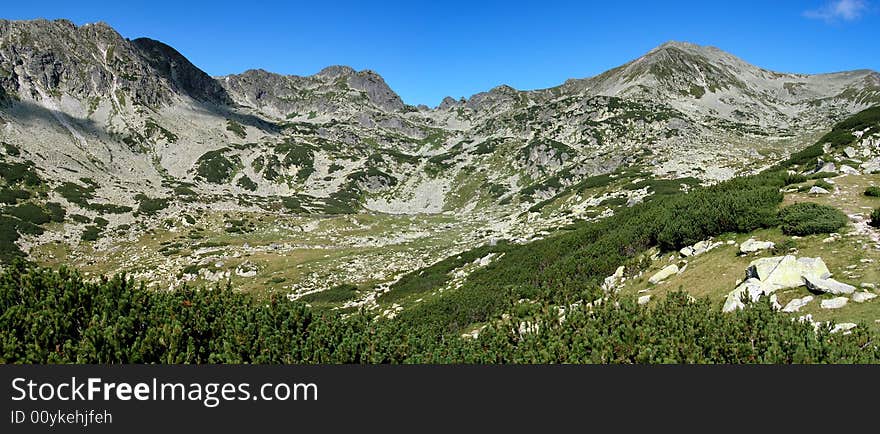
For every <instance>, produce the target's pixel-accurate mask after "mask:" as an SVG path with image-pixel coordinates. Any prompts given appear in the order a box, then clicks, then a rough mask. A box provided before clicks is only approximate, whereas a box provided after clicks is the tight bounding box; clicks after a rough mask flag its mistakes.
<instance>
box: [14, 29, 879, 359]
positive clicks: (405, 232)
mask: <svg viewBox="0 0 880 434" xmlns="http://www.w3.org/2000/svg"><path fill="white" fill-rule="evenodd" d="M878 107H880V74H878V73H877V72H874V71H869V70H856V71H847V72H838V73H831V74H817V75H806V74H793V73H779V72H774V71H769V70H766V69H763V68H760V67H758V66H755V65H751V64H748V63H747V62H745V61H744V60H742V59H740V58H738V57H736V56H733V55H732V54H729V53H726V52H724V51H722V50H720V49H718V48H715V47H707V46H699V45H695V44H690V43H686V42H668V43H665V44H663V45H661V46H658V47H657V48H655V49H653V50H651V51H649V52H648V53H646V54H644V55H643V56H641V57H639V58H637V59H634V60H632V61H630V62H628V63H626V64H624V65H621V66H619V67H616V68H613V69H611V70H609V71H606V72H604V73H602V74H599V75H597V76H594V77H588V78H577V79H570V80H567V81H565V82H564V83H562V84H560V85H558V86H555V87H552V88H548V89H537V90H517V89H514V88H512V87H510V86H506V85H501V86H497V87H494V88H492V89H490V90H488V91H485V92H481V93H477V94H475V95H472V96H470V97H469V98H460V99H455V98H451V97H447V98H446V99H444V100H443V101H442V103H440V104H439V105H438V106H437V107H433V108H431V107H426V106H412V105H408V104H406V103H405V102H404V101H403V100H402V99H401V98H400V96H398V95H397V94H396V93H395V92H394V91H393V90H392V88H391V87H390V86H389V85H388V84H386V83H385V81H384V79H383V78H382V77H381V76H380V75H379V74H377V73H376V72H374V71H370V70H362V71H356V70H354V69H352V68H350V67H347V66H329V67H327V68H325V69H323V70H321V71H319V72H318V73H316V74H314V75H311V76H292V75H281V74H275V73H272V72H268V71H264V70H260V69H254V70H248V71H245V72H243V73H241V74H235V75H228V76H223V77H211V76H208V75H207V74H206V73H204V72H203V71H201V70H200V69H199V68H198V67H197V66H195V65H193V64H192V63H190V61H189V60H187V59H186V58H185V57H184V56H183V55H182V54H181V53H179V52H177V51H176V50H175V49H174V48H172V47H170V46H167V45H165V44H163V43H161V42H159V41H154V40H152V39H147V38H140V39H134V40H129V39H127V38H123V37H122V36H121V35H119V34H118V33H117V32H116V31H115V30H114V29H113V28H111V27H110V26H108V25H106V24H104V23H95V24H87V25H83V26H77V25H75V24H73V23H72V22H70V21H66V20H55V21H47V20H35V21H8V20H0V145H2V146H0V169H2V176H3V180H2V184H0V188H2V190H0V203H2V205H0V267H3V268H0V269H7V268H8V269H13V268H14V267H16V266H17V265H12V264H14V263H17V262H16V261H27V262H29V263H31V264H34V265H36V266H40V267H47V268H49V269H59V268H70V269H75V270H78V271H79V272H80V273H82V277H83V278H84V279H85V281H87V282H102V281H103V280H102V279H106V278H107V277H108V276H113V275H116V274H118V273H125V275H126V276H127V277H128V278H131V279H134V281H136V282H142V283H143V284H144V285H145V289H146V290H147V291H149V292H150V294H153V295H150V296H149V297H154V296H155V297H165V296H166V295H163V294H168V295H167V296H168V297H176V296H178V295H176V294H188V293H189V291H196V292H202V291H204V292H211V291H216V292H217V293H222V292H223V291H225V290H227V289H228V290H230V291H233V292H234V293H235V294H237V295H236V297H237V296H247V297H253V299H254V300H260V301H263V300H273V303H274V302H275V301H274V300H285V302H286V303H289V304H291V305H296V306H299V304H300V303H302V304H303V305H304V306H305V307H306V308H308V309H310V312H316V315H317V314H320V315H325V314H326V315H337V314H338V315H340V318H355V319H354V320H352V321H358V318H361V316H363V317H364V318H369V319H370V320H371V321H375V322H376V323H378V324H386V321H388V322H389V324H398V325H399V324H402V325H403V326H402V327H401V328H402V329H408V328H418V329H419V330H421V332H423V333H424V334H425V336H430V337H431V338H436V337H437V336H446V335H454V336H457V337H461V339H462V340H465V341H467V340H479V339H480V335H481V333H482V332H483V331H484V330H490V331H491V330H495V329H497V330H495V331H492V333H495V332H497V333H500V334H501V335H504V333H508V332H509V333H512V335H511V336H513V335H516V336H517V338H516V339H527V338H523V336H524V335H529V334H530V333H531V332H534V333H536V334H537V333H538V332H537V331H535V329H534V327H537V326H536V324H543V325H541V327H547V321H548V320H547V318H549V317H552V316H553V315H566V312H575V311H576V312H580V313H579V314H578V315H583V316H584V318H592V317H591V316H590V315H592V312H593V311H594V309H599V306H601V305H602V304H603V303H612V302H613V303H619V300H628V301H629V302H634V303H635V305H636V306H639V307H637V309H646V310H647V311H650V310H651V309H655V308H656V309H665V308H666V307H668V306H669V303H676V302H674V301H669V300H678V299H677V298H676V297H679V296H680V294H679V292H684V293H686V295H687V296H690V297H694V298H695V299H699V300H701V303H702V302H705V303H707V305H708V306H711V309H712V311H713V312H715V313H717V312H720V311H721V310H722V309H723V307H722V306H723V305H725V304H726V302H727V300H728V298H729V294H730V293H731V291H734V290H735V289H737V288H739V287H740V285H745V284H746V283H748V282H745V283H744V282H743V281H744V280H747V278H748V277H749V275H747V274H746V270H747V269H748V268H749V267H750V264H752V263H753V262H754V261H757V260H761V259H767V258H773V257H781V256H786V255H792V256H796V257H797V258H821V259H822V260H823V261H824V264H826V265H827V268H828V270H829V273H830V275H829V276H824V277H822V279H826V278H832V276H833V279H837V280H839V282H841V283H843V284H845V285H850V286H852V287H853V288H858V290H857V291H858V293H859V294H863V295H860V296H856V295H854V294H856V293H855V292H850V293H847V297H849V298H848V299H855V298H859V299H860V300H862V301H858V302H857V301H853V302H851V303H848V304H847V305H846V306H843V307H840V308H836V309H831V308H823V307H821V306H822V303H823V302H825V301H827V300H832V299H834V298H839V297H838V296H839V295H840V294H833V293H830V292H822V291H818V292H817V291H816V290H809V289H808V288H807V286H805V285H806V284H805V283H803V282H802V281H801V280H797V279H801V278H802V277H803V278H804V279H807V278H808V277H810V276H806V275H805V276H797V279H796V280H797V282H795V284H793V285H789V286H786V287H781V288H777V287H768V286H763V287H761V288H760V289H761V291H759V292H761V297H760V298H762V299H763V298H767V297H770V296H771V294H772V296H773V297H774V298H773V300H774V302H775V303H777V304H778V305H779V306H776V308H775V311H779V310H781V309H782V307H783V306H786V305H787V304H788V303H789V302H791V301H792V300H794V299H802V298H804V297H807V296H810V297H813V298H811V299H810V300H809V301H807V302H805V304H804V306H802V308H801V309H800V310H799V311H797V312H794V311H792V312H776V313H777V314H778V316H780V317H785V318H788V317H792V318H794V319H798V318H800V317H801V316H803V315H810V321H813V320H815V321H820V322H828V321H832V322H835V323H838V325H839V324H840V323H846V324H850V323H851V324H853V326H852V327H850V328H847V329H846V330H842V329H841V330H838V331H844V332H846V333H847V334H849V333H850V332H851V330H852V329H853V328H856V327H858V329H859V330H860V331H866V332H870V333H877V332H880V301H877V300H873V297H869V296H865V295H864V294H871V295H876V294H877V288H878V287H880V272H878V265H877V264H878V263H880V232H878V229H877V228H876V227H875V226H876V223H873V222H874V221H875V220H874V219H873V218H872V217H871V214H872V212H873V210H874V209H877V208H880V199H878V197H876V196H871V195H866V194H865V192H866V191H867V190H869V189H870V188H871V187H877V186H880V114H878V113H880V112H878ZM753 195H754V196H753ZM799 203H815V204H820V205H824V206H827V207H828V208H822V209H821V210H822V211H821V212H822V213H826V214H821V215H819V216H818V217H815V219H816V220H817V221H820V223H822V224H823V225H824V226H822V227H820V228H818V229H812V228H811V229H810V230H809V233H804V234H801V235H794V234H792V233H791V229H787V226H786V224H787V223H786V222H784V221H782V220H784V219H783V218H782V215H783V214H784V212H785V211H784V210H786V209H788V208H787V207H790V206H792V205H795V204H799ZM835 210H836V211H835ZM799 211H800V210H799ZM832 211H834V212H836V213H837V214H834V215H833V216H832V217H829V215H831V214H827V213H832ZM841 215H842V216H844V217H840V216H841ZM796 217H797V218H802V219H804V220H809V219H808V218H806V217H802V216H801V215H800V214H796ZM811 218H812V217H811ZM835 218H837V221H836V223H834V219H835ZM826 220H831V221H832V223H834V224H826V223H827V222H826ZM795 223H797V224H801V223H803V224H807V225H808V223H809V224H813V223H816V222H806V223H805V222H802V221H797V222H795ZM837 223H839V224H837ZM816 224H817V225H818V223H816ZM808 226H809V225H808ZM750 239H751V240H753V241H758V242H762V241H766V242H771V243H773V246H772V247H767V248H762V249H759V250H756V251H749V252H741V246H743V245H744V243H751V242H750V241H748V240H750ZM700 243H703V244H700ZM768 245H769V244H768ZM697 246H712V248H711V249H709V250H707V251H704V252H703V251H701V252H700V254H690V253H689V254H685V253H684V252H685V251H687V252H693V251H694V250H700V249H693V247H697ZM689 248H690V249H692V250H685V249H689ZM672 265H675V268H674V271H671V272H667V271H668V270H671V268H670V267H671V266H672ZM658 273H664V274H666V275H665V276H664V277H663V278H659V279H653V278H652V276H657V275H658ZM609 279H610V280H609ZM652 280H654V281H652ZM743 288H745V287H743ZM746 289H748V288H746ZM762 291H763V292H762ZM811 294H812V295H811ZM764 295H766V296H767V297H763V296H764ZM218 297H221V296H218ZM667 299H669V300H667ZM186 301H189V300H186ZM163 302H164V301H163ZM755 302H759V301H758V300H757V299H756V300H755ZM224 303H225V302H224ZM624 303H627V301H624ZM267 306H269V305H267ZM658 306H665V307H658ZM685 308H687V309H689V308H688V307H687V306H685ZM284 309H288V308H287V307H285V308H284ZM290 309H293V308H292V307H291V308H290ZM603 309H604V308H603ZM641 314H642V313H639V314H638V315H641ZM644 314H645V315H648V313H644ZM609 315H610V314H609ZM634 315H636V314H634ZM713 315H714V313H713ZM731 315H736V314H731ZM744 315H751V314H744ZM756 315H757V314H756ZM636 316H637V315H636ZM334 318H335V317H334ZM340 321H342V320H340ZM392 321H397V322H392ZM578 321H580V320H578ZM773 321H776V320H773ZM334 324H335V323H334ZM560 324H562V320H560ZM810 324H811V325H812V324H814V323H813V322H811V323H810ZM389 327H391V328H395V327H396V326H394V325H392V326H389ZM553 327H556V326H553ZM558 327H561V328H565V327H568V326H566V325H564V324H563V325H558ZM590 327H592V326H590ZM818 327H820V326H819V325H817V329H818ZM600 328H601V327H600ZM551 329H552V327H551ZM568 332H571V330H568V329H565V331H564V333H568ZM564 333H563V335H564ZM492 336H494V335H492ZM426 339H428V338H426ZM511 339H513V338H511ZM426 342H433V341H431V340H430V339H428V340H427V341H426ZM426 345H429V344H426ZM430 345H433V344H430ZM430 345H429V346H430ZM438 345H440V344H438ZM442 345H448V344H446V343H445V341H443V343H442ZM442 345H441V347H442V348H443V350H444V351H446V350H448V351H450V354H454V353H455V351H458V349H457V348H452V349H450V348H448V347H443V346H442ZM449 345H459V343H456V344H449ZM460 345H471V344H467V343H465V344H460ZM389 351H390V352H391V353H394V351H393V350H389ZM441 353H442V352H441ZM413 354H416V355H415V356H413ZM419 354H422V353H419V352H418V350H417V349H414V350H413V353H407V354H406V355H405V356H400V355H399V354H395V355H388V354H384V353H383V354H382V357H388V358H390V359H392V360H395V361H399V360H407V361H415V362H419V361H422V359H420V358H419V357H421V356H419ZM431 354H434V353H431ZM444 354H445V353H444ZM398 356H400V359H396V358H395V357H398ZM410 356H412V357H414V358H415V359H408V358H407V357H410ZM450 357H453V356H450ZM205 360H208V359H204V360H202V359H199V361H205ZM233 360H234V358H233ZM453 360H455V359H454V357H453ZM538 360H543V359H540V358H538Z"/></svg>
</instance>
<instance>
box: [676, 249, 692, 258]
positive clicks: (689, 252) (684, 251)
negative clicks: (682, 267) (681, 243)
mask: <svg viewBox="0 0 880 434" xmlns="http://www.w3.org/2000/svg"><path fill="white" fill-rule="evenodd" d="M678 253H681V256H684V257H685V258H687V257H688V256H693V255H694V248H693V247H691V246H687V247H682V248H681V250H679V251H678Z"/></svg>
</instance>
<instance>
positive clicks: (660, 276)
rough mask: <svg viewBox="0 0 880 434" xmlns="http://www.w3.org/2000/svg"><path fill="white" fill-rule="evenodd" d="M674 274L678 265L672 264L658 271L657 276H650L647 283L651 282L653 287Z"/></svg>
mask: <svg viewBox="0 0 880 434" xmlns="http://www.w3.org/2000/svg"><path fill="white" fill-rule="evenodd" d="M676 273H678V265H676V264H672V265H669V266H667V267H666V268H664V269H662V270H660V271H658V272H657V274H654V275H653V276H651V278H650V279H648V282H651V283H653V284H654V285H656V284H658V283H660V282H662V281H664V280H666V278H668V277H669V276H672V275H674V274H676Z"/></svg>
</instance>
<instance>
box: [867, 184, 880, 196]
mask: <svg viewBox="0 0 880 434" xmlns="http://www.w3.org/2000/svg"><path fill="white" fill-rule="evenodd" d="M865 196H870V197H880V187H877V186H873V185H872V186H870V187H868V188H867V189H866V190H865Z"/></svg>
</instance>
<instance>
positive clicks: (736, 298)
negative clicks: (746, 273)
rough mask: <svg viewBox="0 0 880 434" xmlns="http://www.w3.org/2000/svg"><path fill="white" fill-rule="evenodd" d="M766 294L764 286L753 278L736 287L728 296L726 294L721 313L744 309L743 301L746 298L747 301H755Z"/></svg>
mask: <svg viewBox="0 0 880 434" xmlns="http://www.w3.org/2000/svg"><path fill="white" fill-rule="evenodd" d="M766 293H767V292H766V291H765V288H764V285H763V284H762V283H761V281H760V280H758V279H755V278H751V279H748V280H746V281H745V282H743V283H742V284H740V285H739V286H737V287H736V289H734V290H733V291H731V292H730V294H727V299H725V300H724V307H722V308H721V311H722V312H725V313H726V312H733V311H735V310H737V309H742V308H743V307H745V304H743V300H746V299H747V297H748V299H749V300H752V301H756V300H758V299H759V298H761V296H762V295H764V294H766Z"/></svg>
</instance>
